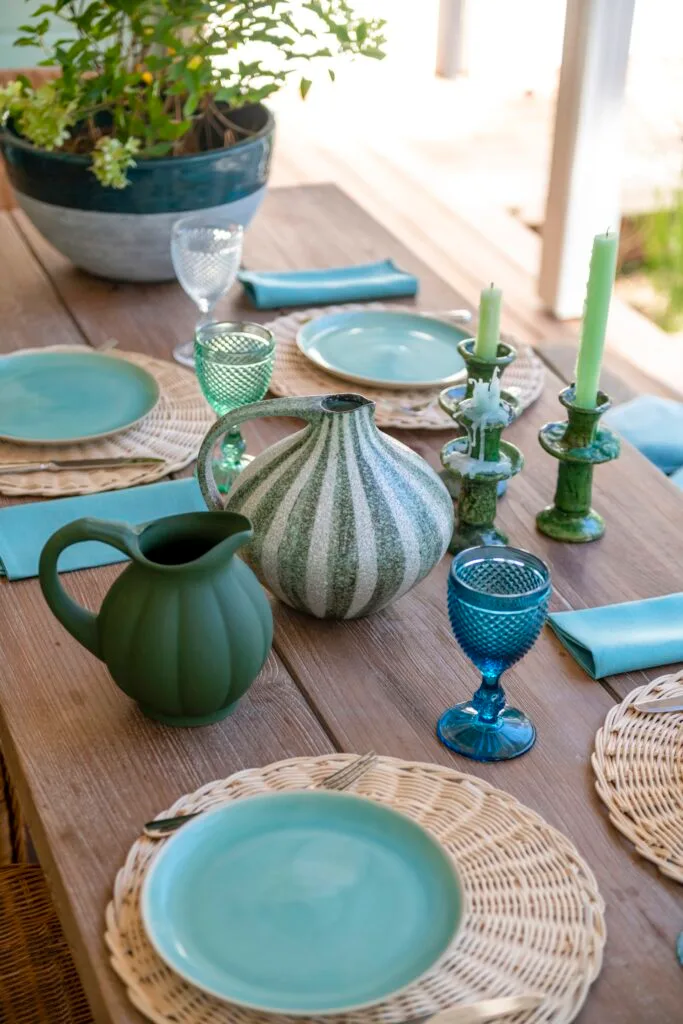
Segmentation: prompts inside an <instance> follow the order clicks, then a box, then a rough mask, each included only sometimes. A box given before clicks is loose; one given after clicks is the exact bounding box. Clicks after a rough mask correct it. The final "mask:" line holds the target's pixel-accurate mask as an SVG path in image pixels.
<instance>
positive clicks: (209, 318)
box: [195, 306, 214, 331]
mask: <svg viewBox="0 0 683 1024" xmlns="http://www.w3.org/2000/svg"><path fill="white" fill-rule="evenodd" d="M213 310H214V307H213V306H207V307H206V308H205V309H202V307H201V306H200V307H199V320H198V321H197V326H196V328H195V330H197V331H198V330H199V328H200V327H204V325H205V324H212V323H213Z"/></svg>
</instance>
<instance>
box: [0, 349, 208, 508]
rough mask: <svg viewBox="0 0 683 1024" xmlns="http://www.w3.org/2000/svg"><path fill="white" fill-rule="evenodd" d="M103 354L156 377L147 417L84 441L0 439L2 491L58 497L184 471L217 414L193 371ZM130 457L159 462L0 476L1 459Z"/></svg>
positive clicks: (143, 357) (128, 354) (143, 358)
mask: <svg viewBox="0 0 683 1024" xmlns="http://www.w3.org/2000/svg"><path fill="white" fill-rule="evenodd" d="M26 351H28V350H26ZM39 351H41V352H80V351H82V348H79V347H78V346H73V345H53V346H51V347H49V348H43V349H40V350H39ZM108 354H109V355H112V356H117V357H118V358H119V359H127V360H128V362H131V363H136V364H137V365H138V366H142V367H143V369H145V370H147V371H148V373H151V374H152V376H153V377H154V378H155V379H156V381H157V382H158V384H159V392H160V394H159V401H158V402H157V404H156V405H155V406H154V408H153V409H152V411H151V412H150V413H149V415H148V416H145V418H144V420H142V421H141V422H140V423H138V424H137V425H136V426H134V427H131V429H130V430H124V431H122V432H121V433H120V434H114V436H113V437H107V438H104V439H102V440H100V441H91V442H89V443H88V442H86V443H85V444H76V445H73V444H72V445H63V446H56V445H28V444H21V445H19V444H11V443H9V442H5V441H2V442H0V493H1V494H13V495H20V494H24V495H32V496H35V497H38V496H40V497H45V498H63V497H66V496H67V495H69V494H94V493H96V492H97V491H113V490H118V489H120V488H122V487H132V486H133V485H134V484H147V483H151V482H152V481H153V480H161V479H162V477H165V476H167V475H168V474H169V473H175V472H177V471H178V470H181V469H184V467H185V466H187V465H189V464H190V462H192V460H193V459H194V458H196V456H197V452H198V451H199V447H200V445H201V443H202V440H203V438H204V435H205V434H206V432H207V430H208V429H209V427H210V426H211V425H212V424H213V423H214V422H215V419H216V417H215V416H214V414H213V412H212V411H211V409H210V408H209V406H208V404H207V402H206V401H205V400H204V397H203V395H202V393H201V391H200V390H199V385H198V383H197V379H196V377H195V375H194V374H193V373H190V372H188V371H187V370H184V369H183V368H182V367H181V366H178V365H177V364H176V363H172V362H167V361H166V360H163V359H153V358H152V357H151V356H146V355H141V354H139V353H137V352H120V351H115V352H109V353H108ZM130 455H135V456H141V455H149V456H153V457H154V458H157V459H163V460H164V461H163V462H162V463H159V464H158V465H154V466H123V467H121V468H118V467H117V468H114V469H95V470H66V471H62V472H59V473H49V472H41V473H24V474H22V475H19V474H5V475H4V476H3V475H2V464H3V463H10V462H49V461H50V460H52V459H109V458H119V457H120V456H130Z"/></svg>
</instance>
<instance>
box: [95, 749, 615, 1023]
mask: <svg viewBox="0 0 683 1024" xmlns="http://www.w3.org/2000/svg"><path fill="white" fill-rule="evenodd" d="M350 759H351V755H348V754H337V755H331V756H327V757H308V758H295V759H293V760H289V761H281V762H279V763H278V764H272V765H268V766H267V767H265V768H254V769H249V770H247V771H243V772H239V773H238V774H237V775H233V776H231V777H230V778H229V779H225V780H220V781H217V782H212V783H209V784H208V785H207V786H204V787H203V788H202V789H199V790H197V792H196V793H191V794H189V795H188V796H184V797H182V798H181V799H180V800H178V801H177V802H176V803H175V804H174V805H173V807H172V808H170V810H168V811H165V812H164V814H163V815H162V816H166V815H169V814H179V813H183V812H189V811H191V810H202V809H206V808H209V807H212V808H215V807H218V806H220V805H221V804H224V803H226V802H228V801H230V800H233V799H236V798H239V797H243V796H249V795H253V794H256V793H262V792H265V791H269V790H279V789H297V788H302V787H306V786H310V785H311V784H313V783H317V782H320V781H321V780H322V779H323V778H324V777H325V776H326V775H329V774H330V773H331V772H333V771H335V770H336V769H337V768H339V767H340V766H341V765H343V764H344V763H345V762H346V761H348V760H350ZM354 791H355V792H357V793H362V794H365V795H367V796H370V797H372V798H374V799H377V800H379V801H381V802H383V803H387V804H391V806H393V807H395V808H397V809H399V810H401V811H403V812H404V813H405V814H408V815H410V816H411V817H412V818H414V819H415V820H416V821H418V822H420V823H421V824H422V825H423V826H424V827H425V828H427V829H429V831H430V832H432V833H433V834H434V835H435V836H436V837H437V838H438V839H439V840H440V841H441V842H442V843H443V845H444V847H445V848H446V849H447V850H448V851H449V852H450V853H451V854H452V855H453V856H454V857H455V859H456V860H457V863H458V867H459V869H460V872H461V875H462V878H463V882H464V885H465V889H466V898H467V908H468V909H467V914H466V919H465V923H464V925H463V928H462V930H461V932H460V935H459V936H458V939H457V940H456V944H455V946H454V947H453V949H452V951H451V952H450V953H449V954H448V956H447V957H446V958H445V960H443V961H441V963H440V965H439V966H438V967H437V968H435V969H434V970H433V971H432V972H431V973H430V974H429V975H428V976H427V977H426V978H424V979H423V980H422V981H419V982H417V983H416V984H415V985H413V986H412V987H411V988H410V989H409V990H408V991H407V992H405V993H403V994H401V995H400V996H397V997H395V998H393V999H391V1000H389V1001H387V1002H385V1003H382V1004H381V1005H379V1006H376V1007H372V1008H370V1009H368V1010H364V1011H359V1012H357V1013H354V1014H353V1015H349V1016H347V1017H344V1018H339V1017H338V1018H334V1019H335V1020H337V1021H339V1020H345V1021H349V1022H350V1021H354V1022H358V1024H380V1022H399V1021H401V1022H403V1021H406V1020H409V1019H411V1018H415V1017H420V1016H423V1015H426V1014H429V1013H434V1012H437V1011H438V1010H440V1009H446V1008H447V1007H449V1006H451V1005H453V1004H455V1003H458V1002H466V1001H469V1000H475V999H480V998H484V997H486V996H494V995H495V996H503V995H515V994H521V993H524V992H537V991H538V992H543V993H547V999H546V1000H545V1002H544V1003H543V1005H542V1006H541V1007H540V1008H539V1009H537V1010H535V1011H533V1012H531V1013H528V1014H526V1015H522V1014H520V1015H518V1016H516V1017H515V1021H516V1022H518V1024H522V1021H524V1024H531V1022H533V1024H541V1022H543V1024H550V1022H552V1024H565V1022H567V1021H571V1020H573V1019H574V1017H575V1016H576V1015H577V1013H578V1012H579V1010H580V1008H581V1005H582V1003H583V1001H584V999H585V998H586V995H587V992H588V988H589V986H590V984H591V982H592V981H594V979H595V978H596V977H597V975H598V972H599V970H600V965H601V961H602V950H603V945H604V942H605V923H604V916H603V914H604V904H603V901H602V898H601V896H600V894H599V892H598V889H597V884H596V881H595V878H594V877H593V874H592V872H591V870H590V868H589V867H588V866H587V865H586V864H585V862H584V861H583V860H582V859H581V857H580V856H579V854H578V852H577V851H576V849H575V848H574V846H573V845H572V843H570V841H569V840H568V839H566V838H565V836H563V835H562V834H561V833H559V832H557V831H556V830H555V829H553V828H551V827H550V826H549V825H548V824H546V822H545V821H543V819H542V818H540V817H539V816H538V815H537V814H535V813H533V812H532V811H530V810H529V809H528V808H527V807H524V806H523V805H522V804H520V803H518V802H517V800H515V799H514V798H513V797H511V796H509V795H508V794H506V793H503V792H502V791H501V790H498V789H494V788H493V787H492V786H490V785H488V784H487V783H485V782H482V781H481V780H480V779H477V778H474V777H473V776H470V775H464V774H462V773H461V772H457V771H453V770H452V769H450V768H444V767H440V766H438V765H431V764H418V763H414V762H406V761H399V760H396V759H394V758H388V757H382V758H380V759H379V760H378V762H377V764H376V765H375V766H374V767H373V769H372V770H371V771H370V772H369V773H368V774H367V775H365V776H364V777H363V778H362V779H361V780H360V781H359V782H358V783H356V785H355V787H354ZM159 842H160V841H158V840H157V841H155V840H151V839H146V838H144V837H142V838H140V839H138V840H137V841H136V842H135V843H134V844H133V847H132V848H131V851H130V853H129V855H128V858H127V860H126V863H125V865H124V867H123V868H122V869H121V870H120V871H119V873H118V875H117V877H116V884H115V889H114V897H113V900H112V902H111V903H110V904H109V906H108V907H107V915H106V942H107V945H108V947H109V950H110V952H111V962H112V965H113V967H114V970H115V971H116V972H117V974H118V975H119V976H120V977H121V979H122V980H123V982H124V983H125V984H126V986H127V988H128V993H129V996H130V998H131V1000H132V1001H133V1003H134V1004H135V1006H136V1007H137V1008H138V1009H139V1010H140V1011H141V1012H142V1013H143V1014H145V1015H146V1016H147V1017H148V1018H149V1019H150V1020H152V1021H156V1022H158V1024H170V1022H174V1024H228V1022H229V1024H268V1022H270V1024H272V1022H273V1021H275V1020H280V1021H286V1020H287V1018H276V1017H273V1016H269V1017H266V1016H265V1015H261V1014H257V1013H254V1012H252V1011H249V1010H245V1009H243V1008H241V1007H237V1006H230V1005H228V1004H226V1003H223V1002H220V1001H219V1000H217V999H215V998H213V997H211V996H208V995H204V994H203V993H201V992H200V991H199V990H197V989H196V988H194V987H192V986H191V985H188V984H187V982H185V981H183V980H182V979H181V978H179V977H178V975H176V974H174V973H173V971H172V970H171V969H170V968H169V967H167V966H166V965H165V964H164V963H163V961H162V960H161V959H160V958H159V957H158V956H157V954H156V953H155V952H154V950H153V949H152V946H151V945H150V943H149V941H148V940H147V937H146V935H145V932H144V929H143V926H142V922H141V918H140V909H139V902H140V888H141V884H142V881H143V879H144V876H145V872H146V870H147V868H148V866H149V864H150V862H151V861H152V859H153V858H154V856H155V854H156V852H157V851H158V850H159ZM300 1019H301V1020H302V1021H304V1020H305V1021H307V1024H310V1022H308V1019H307V1018H300ZM326 1019H330V1018H326ZM290 1024H291V1022H290Z"/></svg>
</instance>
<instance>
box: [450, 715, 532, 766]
mask: <svg viewBox="0 0 683 1024" xmlns="http://www.w3.org/2000/svg"><path fill="white" fill-rule="evenodd" d="M436 735H437V736H438V737H439V739H440V740H441V742H442V743H443V744H444V746H446V747H448V748H449V749H450V750H455V752H456V753H458V754H462V755H463V757H470V758H472V760H473V761H509V760H510V759H511V758H513V757H519V755H520V754H525V753H526V752H527V750H530V749H531V748H532V747H533V745H534V743H535V742H536V729H535V728H534V726H533V724H532V722H531V721H530V720H529V719H528V718H527V716H526V715H525V714H524V713H523V712H522V711H518V710H517V708H504V709H503V710H502V711H501V712H500V714H499V715H498V717H497V718H496V720H495V721H494V722H484V721H482V719H481V717H480V715H479V712H478V711H477V709H476V708H475V707H474V705H473V704H472V702H471V701H465V702H464V703H463V704H456V705H455V707H452V708H449V709H448V711H446V712H444V714H443V715H442V716H441V718H440V719H439V721H438V724H437V726H436Z"/></svg>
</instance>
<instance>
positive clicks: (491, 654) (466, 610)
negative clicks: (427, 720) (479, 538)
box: [436, 546, 551, 761]
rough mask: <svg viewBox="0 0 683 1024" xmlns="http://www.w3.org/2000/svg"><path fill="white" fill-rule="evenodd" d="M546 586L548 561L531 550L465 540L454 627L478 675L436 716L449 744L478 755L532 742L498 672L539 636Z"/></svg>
mask: <svg viewBox="0 0 683 1024" xmlns="http://www.w3.org/2000/svg"><path fill="white" fill-rule="evenodd" d="M550 591H551V584H550V571H549V569H548V567H547V566H546V565H545V563H544V562H542V561H541V559H540V558H536V556H535V555H531V554H529V552H528V551H520V550H518V549H517V548H509V547H502V546H501V547H480V548H468V550H467V551H461V552H460V554H459V555H457V556H456V557H455V558H454V559H453V564H452V565H451V571H450V573H449V576H448V615H449V617H450V620H451V628H452V629H453V632H454V634H455V638H456V640H457V641H458V643H459V644H460V646H461V647H462V649H463V651H464V652H465V654H466V655H467V657H468V658H469V659H470V660H471V661H473V662H474V664H475V665H476V667H477V668H478V669H479V671H480V672H481V673H482V676H483V678H482V681H481V686H480V687H479V689H478V690H477V692H476V693H475V694H474V696H473V697H472V700H469V701H465V702H464V703H463V704H456V705H455V707H452V708H449V710H448V711H446V712H445V713H444V714H443V715H442V716H441V718H440V719H439V723H438V725H437V727H436V732H437V735H438V737H439V739H440V740H441V742H442V743H443V744H445V745H446V746H447V747H450V749H451V750H455V751H457V752H458V754H464V756H465V757H471V758H473V759H474V760H475V761H506V760H508V759H509V758H511V757H518V756H519V755H520V754H524V753H525V752H526V751H527V750H529V749H530V748H531V747H533V745H534V742H535V740H536V730H535V729H534V726H533V724H532V722H531V721H530V719H528V718H527V716H526V715H525V714H524V713H523V712H522V711H518V710H517V708H509V707H506V704H505V693H504V692H503V688H502V686H501V685H500V677H501V675H502V674H503V672H504V671H505V669H507V668H509V667H510V665H514V663H515V662H516V661H519V659H520V658H522V657H523V656H524V655H525V654H526V653H527V651H529V650H531V648H532V647H533V645H534V643H535V642H536V638H537V637H538V634H539V633H540V631H541V627H542V626H543V623H544V622H545V617H546V611H547V608H548V601H549V599H550Z"/></svg>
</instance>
